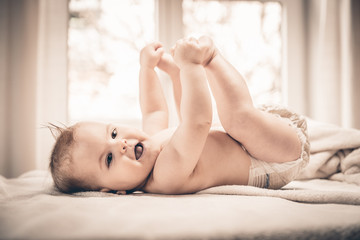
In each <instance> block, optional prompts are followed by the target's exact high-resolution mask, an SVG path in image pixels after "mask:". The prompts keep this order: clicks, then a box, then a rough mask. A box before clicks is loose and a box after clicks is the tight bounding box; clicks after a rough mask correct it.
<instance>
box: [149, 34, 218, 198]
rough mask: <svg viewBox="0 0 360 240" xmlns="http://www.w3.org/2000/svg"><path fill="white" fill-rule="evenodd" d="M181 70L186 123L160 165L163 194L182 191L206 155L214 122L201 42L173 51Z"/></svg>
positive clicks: (156, 178)
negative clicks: (202, 154)
mask: <svg viewBox="0 0 360 240" xmlns="http://www.w3.org/2000/svg"><path fill="white" fill-rule="evenodd" d="M173 55H174V60H175V62H176V64H177V65H178V66H179V68H180V80H181V87H182V97H181V106H180V112H181V116H182V121H181V123H180V125H179V126H178V128H177V129H176V131H175V133H174V135H173V136H172V138H171V139H170V142H169V143H168V144H167V145H165V147H164V148H163V150H162V151H161V152H160V154H159V157H158V159H157V161H156V164H155V167H154V173H153V178H154V179H153V180H154V181H155V182H157V184H159V185H160V186H161V189H159V191H160V192H163V193H172V192H178V191H180V188H181V186H183V183H184V182H185V181H187V180H188V179H189V177H191V175H192V173H193V171H194V169H195V167H196V164H197V162H198V160H199V158H200V155H201V153H202V151H203V148H204V145H205V142H206V139H207V136H208V133H209V130H210V127H211V120H212V106H211V97H210V92H209V89H208V85H207V79H206V74H205V70H204V67H203V66H202V64H201V62H202V49H201V48H200V47H199V44H198V42H197V40H195V39H189V40H179V41H178V42H177V44H176V47H175V49H174V51H173Z"/></svg>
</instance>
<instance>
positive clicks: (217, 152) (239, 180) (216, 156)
mask: <svg viewBox="0 0 360 240" xmlns="http://www.w3.org/2000/svg"><path fill="white" fill-rule="evenodd" d="M249 168H250V157H249V156H248V154H247V152H245V151H244V149H243V148H242V146H241V144H239V143H238V142H237V141H235V140H233V139H232V138H231V137H230V136H229V135H228V134H226V133H225V132H223V131H211V132H210V134H209V137H208V139H207V141H206V144H205V147H204V150H203V152H202V155H201V157H200V159H199V161H198V164H197V165H196V167H195V170H194V173H193V174H192V177H191V178H190V179H189V182H188V183H187V184H186V185H184V188H186V189H184V190H187V191H190V192H197V191H200V190H203V189H206V188H209V187H214V186H219V185H234V184H235V185H247V183H248V178H249Z"/></svg>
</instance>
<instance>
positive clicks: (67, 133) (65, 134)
mask: <svg viewBox="0 0 360 240" xmlns="http://www.w3.org/2000/svg"><path fill="white" fill-rule="evenodd" d="M62 125H63V124H62ZM46 127H47V128H48V129H49V130H50V132H51V134H52V135H53V137H54V138H55V140H56V141H55V144H54V147H53V149H52V151H51V156H50V164H49V168H50V171H51V175H52V178H53V180H54V184H55V186H56V187H57V188H58V189H59V190H60V191H61V192H64V193H74V192H79V191H83V190H85V186H82V185H83V182H82V181H81V180H80V179H77V178H75V177H74V175H73V171H72V169H71V165H72V163H73V159H72V150H73V146H74V144H75V139H74V130H75V126H71V127H67V126H65V125H63V126H61V127H60V126H57V125H55V124H53V123H48V124H47V125H46Z"/></svg>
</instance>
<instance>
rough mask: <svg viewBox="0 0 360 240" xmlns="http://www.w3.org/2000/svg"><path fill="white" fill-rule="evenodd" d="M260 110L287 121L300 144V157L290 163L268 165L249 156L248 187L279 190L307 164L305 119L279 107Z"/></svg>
mask: <svg viewBox="0 0 360 240" xmlns="http://www.w3.org/2000/svg"><path fill="white" fill-rule="evenodd" d="M261 110H263V111H265V112H268V113H271V114H274V115H276V116H278V117H281V118H283V119H285V120H286V121H288V122H289V124H290V125H291V126H292V127H293V128H294V129H295V130H296V132H297V135H298V137H299V140H300V142H301V156H300V158H298V159H296V160H294V161H291V162H285V163H269V162H265V161H261V160H258V159H255V158H253V157H251V156H250V159H251V166H250V171H249V181H248V185H250V186H255V187H260V188H270V189H279V188H281V187H283V186H285V185H286V184H288V183H289V182H291V181H292V180H294V179H295V178H296V177H297V176H298V175H299V173H300V171H301V170H302V169H303V168H304V167H305V166H306V165H307V164H308V162H309V154H310V144H309V140H308V135H307V124H306V119H305V118H304V117H303V116H301V115H298V114H296V113H293V112H291V111H289V110H288V109H286V108H283V107H279V106H264V107H262V108H261Z"/></svg>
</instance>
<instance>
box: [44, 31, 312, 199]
mask: <svg viewBox="0 0 360 240" xmlns="http://www.w3.org/2000/svg"><path fill="white" fill-rule="evenodd" d="M140 66H141V67H140V76H139V80H140V107H141V112H142V116H143V124H142V125H143V130H142V131H141V130H138V129H135V128H131V127H127V126H123V125H118V124H103V123H96V122H79V123H77V124H75V125H74V126H71V127H68V128H60V127H57V126H53V127H52V128H53V129H52V130H53V131H54V130H56V131H57V132H58V136H57V140H56V143H55V146H54V148H53V151H52V154H51V162H50V169H51V173H52V176H53V179H54V182H55V185H56V186H57V188H58V189H59V190H60V191H63V192H67V193H72V192H77V191H88V190H92V191H104V192H116V193H118V194H126V193H131V192H133V191H143V192H149V193H160V194H187V193H195V192H197V191H200V190H203V189H206V188H210V187H214V186H220V185H251V186H255V187H261V188H272V189H278V188H281V187H282V186H284V185H286V184H287V183H289V182H290V181H292V180H293V179H294V178H295V177H296V176H297V175H298V174H299V172H300V170H301V169H302V168H304V167H305V166H306V164H307V162H308V156H309V142H308V140H307V134H306V121H305V119H304V118H303V117H301V116H299V115H297V114H295V113H292V112H290V111H288V110H286V109H284V108H279V107H265V108H263V109H258V108H255V107H254V106H253V102H252V99H251V96H250V94H249V91H248V88H247V86H246V83H245V81H244V79H243V77H242V76H241V75H240V74H239V73H238V72H237V71H236V70H235V68H234V67H233V66H232V65H231V64H229V63H228V62H227V61H226V60H225V59H224V58H223V56H222V55H221V54H220V53H219V51H218V50H217V49H216V47H215V46H214V44H213V42H212V40H211V39H210V38H208V37H201V38H199V39H195V38H188V39H181V40H178V41H177V42H176V44H175V46H174V47H173V48H172V49H171V55H169V54H167V53H164V49H163V48H162V45H161V43H158V42H155V43H152V44H149V45H147V46H145V47H144V48H143V49H142V51H141V53H140ZM155 67H158V68H159V69H161V70H162V71H164V72H166V73H167V74H169V76H170V78H171V79H172V82H173V86H174V88H173V90H174V96H175V102H176V106H177V110H178V115H179V122H180V123H179V125H178V126H177V128H175V129H169V128H168V109H167V104H166V101H165V98H164V95H163V92H162V88H161V85H160V82H159V79H158V77H157V74H156V72H155V70H154V68H155ZM208 84H209V85H210V89H211V91H212V94H213V96H214V98H215V101H216V105H217V109H218V114H219V119H220V122H221V126H219V127H214V126H212V105H211V95H210V91H209V87H208Z"/></svg>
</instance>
